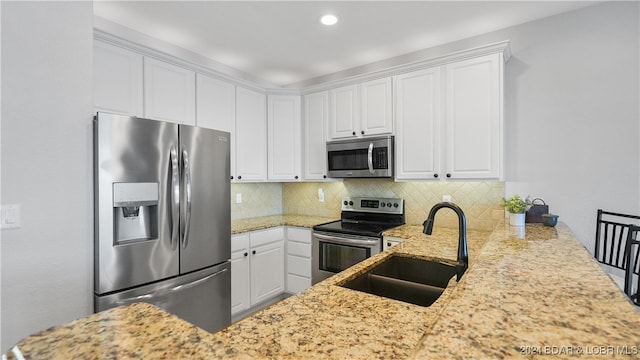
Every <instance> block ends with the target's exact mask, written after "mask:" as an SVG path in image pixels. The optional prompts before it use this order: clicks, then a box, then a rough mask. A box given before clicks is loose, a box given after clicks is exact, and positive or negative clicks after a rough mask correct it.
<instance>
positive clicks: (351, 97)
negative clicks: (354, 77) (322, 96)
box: [329, 85, 360, 139]
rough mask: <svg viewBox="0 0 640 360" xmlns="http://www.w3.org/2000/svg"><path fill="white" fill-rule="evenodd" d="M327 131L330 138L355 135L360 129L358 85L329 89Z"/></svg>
mask: <svg viewBox="0 0 640 360" xmlns="http://www.w3.org/2000/svg"><path fill="white" fill-rule="evenodd" d="M329 97H330V100H329V101H330V102H329V106H330V113H329V129H330V130H329V131H330V134H331V138H332V139H339V138H348V137H355V136H356V134H357V133H356V131H359V129H360V117H359V116H360V114H359V111H358V108H359V106H358V105H359V104H358V85H351V86H344V87H341V88H337V89H332V90H330V91H329Z"/></svg>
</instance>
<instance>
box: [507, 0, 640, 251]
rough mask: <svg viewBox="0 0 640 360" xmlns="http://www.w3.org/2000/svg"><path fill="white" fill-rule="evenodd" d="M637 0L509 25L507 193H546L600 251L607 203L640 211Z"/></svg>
mask: <svg viewBox="0 0 640 360" xmlns="http://www.w3.org/2000/svg"><path fill="white" fill-rule="evenodd" d="M638 5H639V3H638V2H626V3H612V4H604V5H600V6H595V7H590V8H586V9H583V10H579V11H576V12H574V13H570V14H566V15H560V16H556V17H553V18H549V19H546V20H541V21H537V22H535V23H531V24H529V25H524V26H520V27H518V28H517V29H514V30H513V31H508V32H506V34H507V35H508V36H509V37H510V39H511V40H512V45H513V47H512V50H513V55H514V57H513V59H512V61H510V63H509V65H508V66H507V69H508V70H507V85H506V88H507V89H508V92H507V96H506V110H507V111H506V119H507V132H506V139H507V143H506V149H507V154H506V156H507V183H506V186H505V192H506V193H507V195H511V194H512V193H516V192H517V193H520V194H521V195H534V196H542V197H544V198H545V200H546V201H547V203H548V204H549V206H550V210H551V212H553V213H556V214H558V215H560V220H562V221H564V222H566V223H567V224H568V225H569V226H570V227H571V229H572V230H573V231H574V233H575V235H576V236H577V237H578V239H580V241H581V242H582V243H583V244H585V246H586V247H587V248H588V249H589V250H590V251H591V252H593V246H594V237H595V218H596V210H597V209H598V208H603V209H606V210H610V211H616V212H622V213H631V214H638V215H640V146H639V141H638V139H639V137H638V135H640V125H639V124H640V114H639V111H640V110H639V109H640V92H639V80H640V77H639V76H640V74H639V71H640V59H639V55H640V48H639V41H640V39H639V34H640V27H639V15H638V14H639V6H638Z"/></svg>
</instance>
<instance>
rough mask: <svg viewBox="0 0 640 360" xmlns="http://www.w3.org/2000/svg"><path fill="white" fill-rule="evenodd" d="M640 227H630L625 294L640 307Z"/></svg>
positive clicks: (626, 252) (626, 253)
mask: <svg viewBox="0 0 640 360" xmlns="http://www.w3.org/2000/svg"><path fill="white" fill-rule="evenodd" d="M638 234H640V226H631V227H629V233H628V236H627V245H626V251H625V255H624V257H625V259H626V263H625V267H626V271H625V276H624V292H625V294H627V295H628V296H629V298H630V299H631V301H633V303H634V304H636V305H638V306H640V299H639V298H638V290H639V289H640V238H639V236H638Z"/></svg>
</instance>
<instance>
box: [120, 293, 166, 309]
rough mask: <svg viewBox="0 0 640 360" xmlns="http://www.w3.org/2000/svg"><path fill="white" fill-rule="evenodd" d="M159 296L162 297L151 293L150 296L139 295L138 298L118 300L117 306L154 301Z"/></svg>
mask: <svg viewBox="0 0 640 360" xmlns="http://www.w3.org/2000/svg"><path fill="white" fill-rule="evenodd" d="M158 295H160V294H158V293H150V294H144V295H138V296H134V297H130V298H126V299H121V300H118V301H116V302H115V304H116V306H120V305H127V304H131V303H134V302H138V301H143V300H150V299H153V298H154V297H156V296H158Z"/></svg>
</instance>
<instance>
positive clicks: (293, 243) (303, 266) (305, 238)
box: [287, 227, 311, 294]
mask: <svg viewBox="0 0 640 360" xmlns="http://www.w3.org/2000/svg"><path fill="white" fill-rule="evenodd" d="M309 287H311V230H310V229H304V228H297V227H287V292H288V293H292V294H299V293H301V292H303V291H304V290H306V289H308V288H309Z"/></svg>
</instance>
